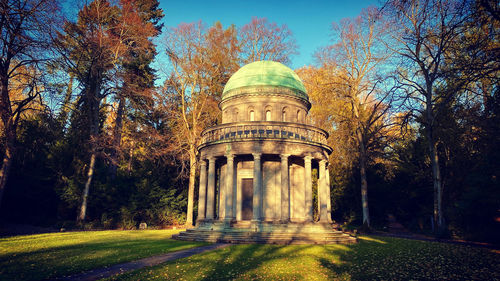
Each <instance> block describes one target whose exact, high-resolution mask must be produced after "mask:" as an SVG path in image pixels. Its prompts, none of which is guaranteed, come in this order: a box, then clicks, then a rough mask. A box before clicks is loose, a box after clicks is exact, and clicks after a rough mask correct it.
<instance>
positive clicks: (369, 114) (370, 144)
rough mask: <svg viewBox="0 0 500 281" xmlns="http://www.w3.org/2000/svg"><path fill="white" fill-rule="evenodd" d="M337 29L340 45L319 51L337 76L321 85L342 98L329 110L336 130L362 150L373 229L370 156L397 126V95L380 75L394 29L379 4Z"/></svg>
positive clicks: (362, 173) (364, 187) (363, 182)
mask: <svg viewBox="0 0 500 281" xmlns="http://www.w3.org/2000/svg"><path fill="white" fill-rule="evenodd" d="M332 29H333V31H334V33H335V34H336V35H337V37H336V39H337V41H336V43H335V44H333V45H331V46H328V47H326V48H323V49H322V50H320V51H319V52H318V53H317V59H318V61H319V62H321V64H322V68H324V69H325V70H326V71H327V72H330V73H331V74H330V79H331V80H329V81H321V83H325V84H324V86H323V87H329V88H331V92H330V93H329V94H330V95H333V97H334V99H335V100H336V101H335V102H334V104H336V107H331V106H329V108H325V109H326V111H327V112H329V113H328V114H329V115H330V116H331V120H332V121H333V122H334V123H335V124H336V127H337V128H336V129H337V130H341V128H344V129H345V133H346V136H347V137H348V138H351V140H346V141H348V142H351V143H353V145H354V146H355V148H356V155H357V156H358V157H357V158H358V161H359V169H360V182H361V201H362V202H361V203H362V209H363V224H364V225H366V227H370V215H369V208H368V181H367V176H366V169H367V165H368V161H369V160H370V159H369V158H370V157H369V155H370V154H373V152H374V151H380V150H383V145H382V144H384V143H385V144H388V142H387V138H388V135H389V134H388V129H389V127H390V126H392V125H393V122H392V121H391V120H390V114H389V113H390V106H391V103H392V100H391V96H390V94H389V92H388V91H386V92H384V91H382V88H381V87H380V85H381V83H380V81H381V80H383V79H386V77H380V76H378V73H379V72H381V69H382V65H383V64H384V63H385V62H387V60H388V59H389V58H390V56H391V52H390V51H389V50H388V49H387V48H385V46H384V42H385V41H386V40H387V37H388V27H387V22H386V21H385V20H384V19H383V18H382V17H381V14H380V13H379V11H378V10H377V9H376V8H367V9H364V10H363V11H362V12H361V14H360V15H359V16H358V17H356V18H352V19H351V18H347V19H343V20H341V21H340V24H338V25H337V24H333V28H332ZM312 97H313V100H314V99H317V98H319V99H321V96H318V95H316V93H313V94H312ZM321 103H322V102H320V104H321ZM322 104H325V103H322ZM326 104H328V105H330V103H326ZM320 107H321V105H320ZM381 145H382V148H381Z"/></svg>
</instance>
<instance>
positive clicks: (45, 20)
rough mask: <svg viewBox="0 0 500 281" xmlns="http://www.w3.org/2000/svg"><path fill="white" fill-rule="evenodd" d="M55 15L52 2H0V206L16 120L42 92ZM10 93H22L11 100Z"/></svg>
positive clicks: (34, 0) (13, 146) (9, 165)
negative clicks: (1, 151)
mask: <svg viewBox="0 0 500 281" xmlns="http://www.w3.org/2000/svg"><path fill="white" fill-rule="evenodd" d="M58 14H59V7H58V4H57V2H56V1H55V0H2V1H1V2H0V32H1V38H0V54H1V56H0V118H1V122H2V124H1V125H2V129H3V131H2V141H3V149H4V151H3V160H2V166H1V168H0V203H1V200H2V196H3V192H4V190H5V185H6V183H7V178H8V176H9V172H10V168H11V165H12V159H13V157H14V154H15V151H16V147H15V146H16V134H17V133H16V132H17V126H18V123H19V119H20V117H21V115H22V113H23V112H24V111H25V110H27V109H29V108H30V106H31V105H32V103H33V101H34V100H35V99H37V98H38V97H39V96H40V93H41V90H42V89H43V87H42V85H41V79H42V78H43V75H41V73H42V72H41V70H42V69H43V67H44V66H45V63H46V62H47V59H49V58H50V57H51V53H50V48H51V46H52V36H53V35H54V31H55V29H56V28H57V16H56V15H58ZM14 80H15V83H13V82H14ZM13 87H15V88H16V89H13ZM13 91H20V92H21V93H20V94H19V95H17V96H16V98H14V99H13V93H12V92H13Z"/></svg>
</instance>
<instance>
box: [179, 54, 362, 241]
mask: <svg viewBox="0 0 500 281" xmlns="http://www.w3.org/2000/svg"><path fill="white" fill-rule="evenodd" d="M219 107H220V109H221V110H222V122H221V124H220V125H217V126H215V127H212V128H208V129H207V130H205V131H203V133H202V144H201V145H200V146H199V148H198V149H199V155H200V179H199V197H198V216H197V219H196V228H195V229H193V230H190V231H188V232H186V233H181V235H180V236H179V237H180V238H184V239H186V240H207V241H209V240H210V239H202V238H203V237H205V236H206V237H212V238H214V237H215V239H212V240H217V241H234V240H238V239H235V237H236V238H237V237H238V235H239V237H243V236H244V237H247V238H248V237H250V238H248V239H250V240H254V241H257V242H258V241H260V240H259V239H264V238H266V239H270V237H273V236H276V235H277V234H278V233H282V234H284V233H288V235H281V236H280V237H281V238H280V239H282V241H284V242H286V241H292V240H294V239H295V240H294V241H298V240H301V241H305V240H304V239H298V238H300V237H302V238H304V237H309V238H310V237H312V236H311V235H317V234H318V233H323V234H325V235H324V236H325V239H326V238H328V237H330V238H332V239H330V240H332V241H333V240H336V241H337V240H339V238H343V239H344V240H345V241H344V240H342V239H340V240H342V241H343V242H346V243H348V242H352V241H353V240H352V239H353V238H352V237H349V236H347V235H345V234H343V235H340V234H342V233H339V232H338V231H334V229H333V228H332V225H331V224H332V219H331V203H330V188H329V186H330V180H329V173H328V155H329V154H330V153H331V152H332V149H331V148H330V147H329V146H328V145H327V143H326V140H327V138H328V133H327V132H325V131H324V130H322V129H320V128H316V127H314V126H312V125H309V124H307V115H308V112H309V109H310V107H311V104H310V102H309V98H308V96H307V94H306V89H305V87H304V85H303V84H302V82H301V80H300V78H299V77H298V76H297V74H296V73H295V72H294V71H293V70H291V69H290V68H288V67H286V66H285V65H283V64H281V63H278V62H273V61H258V62H253V63H250V64H248V65H246V66H244V67H242V68H241V69H240V70H238V71H237V72H236V73H235V74H234V75H233V76H232V77H231V78H230V79H229V81H228V82H227V84H226V86H225V88H224V92H223V94H222V101H221V102H220V104H219ZM313 170H316V171H315V172H313ZM313 175H315V176H314V177H313ZM313 182H315V183H316V184H314V188H313ZM313 198H317V199H316V200H315V201H317V205H313V201H314V200H313ZM314 210H316V212H315V211H314ZM313 213H317V215H316V220H315V219H314V216H313ZM245 233H246V235H243V234H245ZM249 233H253V235H249ZM309 234H311V235H309ZM334 234H335V235H334ZM190 238H192V239H190ZM226 238H227V239H226ZM309 238H308V239H309ZM320 238H321V239H323V238H322V237H320ZM334 238H335V239H334ZM348 238H350V239H348ZM248 239H247V240H248ZM321 239H320V240H321ZM325 239H323V241H326V240H328V239H326V240H325ZM264 240H265V239H264ZM271 240H272V239H271ZM278 240H279V239H278ZM306 240H307V239H306ZM313 240H314V239H313ZM265 241H268V240H265ZM276 241H277V240H276ZM247 242H248V241H247ZM313 242H314V241H313ZM337 242H338V241H337Z"/></svg>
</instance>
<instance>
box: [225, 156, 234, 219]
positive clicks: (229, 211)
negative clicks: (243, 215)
mask: <svg viewBox="0 0 500 281" xmlns="http://www.w3.org/2000/svg"><path fill="white" fill-rule="evenodd" d="M226 158H227V164H226V213H225V217H224V219H225V220H226V221H231V220H232V219H234V215H233V185H234V155H232V154H228V155H226Z"/></svg>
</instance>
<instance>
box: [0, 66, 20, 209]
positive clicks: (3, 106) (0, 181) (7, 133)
mask: <svg viewBox="0 0 500 281" xmlns="http://www.w3.org/2000/svg"><path fill="white" fill-rule="evenodd" d="M6 72H7V71H2V78H1V83H2V86H1V88H0V89H1V92H0V117H1V119H2V123H3V133H4V138H5V148H4V156H3V160H2V167H1V168H0V206H1V203H2V198H3V193H4V191H5V186H6V184H7V178H8V177H9V173H10V167H11V166H12V158H13V156H14V151H15V142H16V128H15V126H14V124H13V123H12V121H13V120H12V107H11V105H10V97H9V79H8V75H7V73H6Z"/></svg>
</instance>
